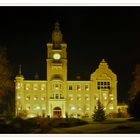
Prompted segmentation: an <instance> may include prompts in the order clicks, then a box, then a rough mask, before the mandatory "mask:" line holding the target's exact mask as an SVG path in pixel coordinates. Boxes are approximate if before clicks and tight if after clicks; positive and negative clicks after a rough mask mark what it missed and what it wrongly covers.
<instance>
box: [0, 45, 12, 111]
mask: <svg viewBox="0 0 140 140" xmlns="http://www.w3.org/2000/svg"><path fill="white" fill-rule="evenodd" d="M13 91H14V81H13V79H12V71H11V68H10V64H9V62H8V59H7V52H6V48H5V47H0V113H3V112H4V111H6V110H7V109H8V110H11V107H12V105H11V103H12V102H13V100H12V99H14V98H13V97H14V96H13Z"/></svg>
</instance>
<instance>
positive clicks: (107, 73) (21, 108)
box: [15, 23, 117, 117]
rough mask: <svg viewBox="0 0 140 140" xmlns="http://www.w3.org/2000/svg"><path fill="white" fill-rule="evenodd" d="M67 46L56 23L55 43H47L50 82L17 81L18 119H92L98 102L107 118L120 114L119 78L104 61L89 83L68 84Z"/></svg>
mask: <svg viewBox="0 0 140 140" xmlns="http://www.w3.org/2000/svg"><path fill="white" fill-rule="evenodd" d="M67 61H68V60H67V44H66V43H64V42H63V35H62V33H61V31H60V29H59V24H58V23H55V29H54V30H53V32H52V41H51V42H49V43H47V59H46V63H47V64H46V66H47V80H25V79H24V76H23V75H22V74H21V71H19V74H18V75H17V76H16V78H15V93H16V96H15V101H16V103H15V110H16V116H17V115H19V114H21V113H22V112H26V114H27V117H35V116H45V117H46V116H50V117H66V115H68V116H69V117H91V115H92V114H93V112H94V110H95V108H96V107H97V106H96V105H97V101H98V100H100V102H101V103H102V104H103V106H104V110H105V112H106V114H109V113H114V112H117V76H116V74H114V73H113V72H112V71H111V69H109V66H108V64H107V62H106V61H105V60H104V59H102V60H101V62H100V64H99V66H98V68H97V69H96V71H95V72H93V73H92V74H91V75H90V80H89V81H81V80H79V81H68V80H67V69H68V68H67Z"/></svg>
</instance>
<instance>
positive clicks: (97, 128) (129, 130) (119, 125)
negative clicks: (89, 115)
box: [50, 118, 140, 134]
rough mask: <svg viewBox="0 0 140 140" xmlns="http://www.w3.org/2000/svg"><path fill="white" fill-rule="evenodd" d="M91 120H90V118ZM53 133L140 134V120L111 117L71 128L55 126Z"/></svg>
mask: <svg viewBox="0 0 140 140" xmlns="http://www.w3.org/2000/svg"><path fill="white" fill-rule="evenodd" d="M89 122H90V120H89ZM50 133H52V134H140V121H129V120H127V119H124V118H120V119H110V120H106V121H104V122H102V123H100V122H93V123H90V124H86V125H83V126H76V127H70V128H59V129H56V128H53V129H52V130H51V131H50Z"/></svg>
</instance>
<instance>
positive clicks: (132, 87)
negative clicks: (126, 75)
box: [129, 64, 140, 100]
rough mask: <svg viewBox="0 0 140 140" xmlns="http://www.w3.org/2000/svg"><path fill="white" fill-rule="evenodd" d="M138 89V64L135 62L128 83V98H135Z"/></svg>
mask: <svg viewBox="0 0 140 140" xmlns="http://www.w3.org/2000/svg"><path fill="white" fill-rule="evenodd" d="M139 91H140V64H136V67H135V70H134V72H133V81H132V83H131V85H130V90H129V100H132V99H134V98H135V96H136V94H137V93H138V92H139Z"/></svg>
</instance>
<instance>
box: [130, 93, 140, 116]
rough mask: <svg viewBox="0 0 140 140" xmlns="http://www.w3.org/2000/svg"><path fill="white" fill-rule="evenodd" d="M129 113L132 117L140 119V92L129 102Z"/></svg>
mask: <svg viewBox="0 0 140 140" xmlns="http://www.w3.org/2000/svg"><path fill="white" fill-rule="evenodd" d="M128 113H129V114H130V116H131V117H134V118H136V119H140V92H137V94H136V95H135V97H134V98H133V99H132V100H130V101H129V105H128Z"/></svg>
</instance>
